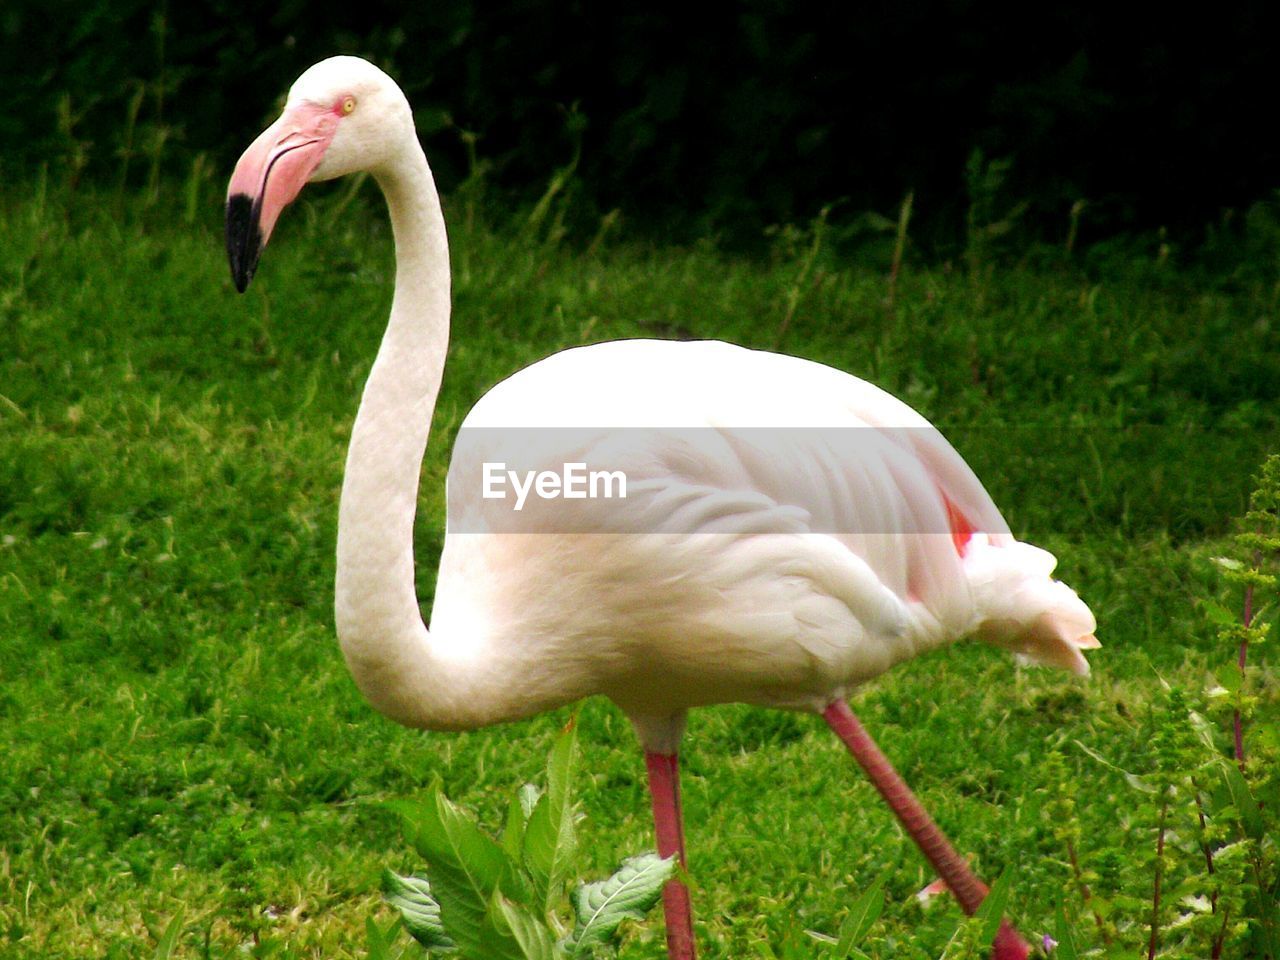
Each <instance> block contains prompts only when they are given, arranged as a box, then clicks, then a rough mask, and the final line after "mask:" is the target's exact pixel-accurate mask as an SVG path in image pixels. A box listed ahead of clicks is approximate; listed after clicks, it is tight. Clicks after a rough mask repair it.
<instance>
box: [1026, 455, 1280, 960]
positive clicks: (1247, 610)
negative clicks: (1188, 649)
mask: <svg viewBox="0 0 1280 960" xmlns="http://www.w3.org/2000/svg"><path fill="white" fill-rule="evenodd" d="M1256 483H1257V486H1256V489H1255V491H1254V493H1253V496H1252V497H1251V500H1250V507H1249V510H1248V512H1247V513H1246V514H1245V517H1244V519H1243V523H1242V526H1243V527H1244V530H1243V532H1241V533H1239V534H1238V535H1237V536H1236V538H1235V541H1236V552H1237V553H1238V554H1240V555H1241V556H1236V557H1230V556H1229V557H1218V558H1216V560H1217V565H1218V567H1219V568H1220V569H1221V570H1222V571H1223V572H1224V574H1225V575H1226V577H1227V579H1228V580H1229V581H1231V582H1232V583H1235V584H1238V585H1240V586H1241V587H1242V588H1243V595H1244V597H1243V612H1242V615H1240V616H1237V615H1236V614H1235V613H1233V612H1232V611H1230V610H1228V609H1227V608H1226V607H1224V606H1222V605H1220V604H1218V603H1216V602H1212V601H1206V602H1204V603H1203V604H1202V608H1203V610H1204V612H1205V614H1206V616H1207V618H1208V620H1209V622H1210V624H1212V625H1214V626H1216V628H1217V633H1218V636H1219V638H1220V640H1221V641H1222V642H1223V643H1224V644H1226V645H1227V646H1229V647H1230V649H1231V651H1232V662H1231V663H1229V664H1228V665H1227V666H1225V667H1223V668H1222V669H1219V670H1218V671H1217V672H1216V675H1215V679H1216V682H1215V685H1214V686H1213V687H1212V688H1211V689H1210V690H1209V691H1208V692H1207V694H1206V695H1205V696H1204V697H1202V698H1196V697H1193V695H1192V694H1191V693H1190V692H1188V691H1187V690H1186V689H1185V688H1183V687H1179V686H1176V685H1172V684H1168V683H1162V692H1161V694H1160V695H1159V696H1158V697H1157V698H1155V699H1154V700H1153V701H1151V702H1150V703H1149V704H1148V708H1147V712H1146V717H1145V721H1144V723H1143V724H1142V725H1141V727H1140V738H1141V742H1142V743H1143V744H1144V747H1145V749H1144V750H1143V752H1144V753H1145V755H1146V756H1147V757H1148V758H1149V769H1147V770H1144V771H1143V772H1141V773H1134V772H1129V771H1125V770H1121V769H1120V768H1119V767H1116V766H1115V765H1114V764H1111V763H1110V762H1109V761H1106V760H1103V758H1102V757H1100V756H1098V755H1097V754H1096V753H1094V752H1093V751H1092V750H1089V749H1088V748H1085V749H1086V752H1088V753H1089V754H1090V755H1092V756H1093V757H1094V758H1095V759H1097V760H1100V761H1102V762H1103V763H1104V764H1106V765H1107V766H1109V767H1111V768H1112V769H1115V770H1117V771H1118V772H1119V773H1121V774H1122V775H1123V777H1124V779H1125V781H1126V782H1127V783H1128V784H1129V786H1130V787H1131V788H1133V789H1134V790H1135V791H1136V792H1137V794H1138V799H1137V801H1136V802H1135V803H1133V804H1131V805H1129V806H1128V809H1127V810H1126V812H1125V813H1124V815H1123V816H1124V819H1125V820H1126V821H1127V826H1128V829H1129V832H1130V834H1131V835H1132V836H1134V837H1141V838H1143V839H1142V842H1140V843H1139V844H1136V845H1135V848H1134V850H1133V851H1132V852H1133V856H1132V858H1131V859H1132V867H1131V869H1130V870H1128V871H1127V872H1124V873H1121V871H1116V870H1114V869H1110V870H1105V871H1104V870H1101V869H1100V870H1098V871H1097V872H1093V871H1090V870H1088V869H1087V868H1083V867H1082V865H1081V860H1080V858H1079V855H1078V852H1077V847H1078V843H1079V840H1080V832H1079V827H1078V824H1077V822H1076V805H1075V788H1074V785H1073V784H1072V781H1071V778H1070V777H1069V776H1067V775H1066V773H1065V770H1064V769H1063V760H1062V757H1061V755H1060V754H1052V755H1051V756H1050V758H1049V768H1050V769H1049V774H1050V777H1049V779H1050V780H1051V781H1052V782H1053V783H1054V784H1055V785H1056V789H1057V795H1056V796H1055V797H1054V798H1053V800H1052V801H1051V803H1050V804H1049V806H1048V808H1047V810H1048V813H1049V815H1050V817H1051V819H1052V820H1053V822H1054V836H1055V839H1056V840H1057V841H1058V842H1059V843H1060V844H1061V845H1062V847H1063V849H1064V850H1065V853H1066V860H1067V863H1068V864H1069V868H1070V872H1071V877H1072V880H1073V886H1074V887H1075V890H1076V892H1077V893H1078V894H1079V899H1080V901H1081V906H1082V907H1083V908H1084V909H1085V910H1087V911H1088V913H1089V914H1091V916H1092V919H1093V921H1094V925H1095V926H1096V928H1097V933H1098V938H1099V940H1100V941H1101V942H1102V944H1103V945H1105V946H1106V947H1107V949H1108V951H1109V953H1110V952H1113V951H1112V947H1113V945H1114V946H1116V947H1117V948H1127V950H1128V951H1129V952H1130V955H1135V956H1145V957H1146V958H1147V960H1155V958H1156V957H1157V956H1161V957H1201V956H1208V957H1210V958H1218V957H1221V956H1224V955H1238V956H1245V957H1259V958H1267V960H1274V958H1276V957H1280V856H1278V855H1277V851H1278V849H1280V819H1277V810H1280V776H1278V775H1277V770H1278V769H1280V738H1278V737H1277V733H1276V730H1275V728H1274V726H1273V725H1269V724H1261V725H1258V726H1257V727H1256V728H1254V727H1253V725H1251V724H1250V720H1251V719H1253V718H1254V717H1255V715H1256V713H1257V711H1258V708H1259V705H1260V703H1261V702H1262V701H1263V698H1264V693H1263V691H1262V690H1261V684H1262V682H1263V680H1262V677H1263V671H1262V670H1260V669H1259V668H1258V666H1257V665H1256V664H1255V665H1254V666H1252V667H1250V665H1249V659H1248V653H1249V651H1250V649H1256V648H1257V647H1258V646H1260V645H1262V644H1264V643H1265V642H1266V640H1267V637H1268V633H1269V628H1270V621H1269V620H1268V616H1267V614H1268V611H1267V609H1266V604H1265V600H1266V599H1273V598H1274V595H1275V588H1276V585H1277V582H1278V581H1277V577H1276V576H1275V574H1274V573H1273V572H1272V571H1273V570H1274V567H1275V563H1276V561H1277V559H1280V456H1271V457H1269V458H1268V460H1267V461H1266V462H1265V464H1264V465H1263V468H1262V470H1261V472H1260V474H1259V476H1258V478H1257V481H1256ZM1242 557H1243V559H1242ZM1260 601H1261V602H1260ZM1144 835H1145V836H1144ZM1104 872H1105V873H1109V874H1111V877H1110V878H1109V879H1110V882H1109V883H1108V886H1110V887H1111V888H1112V889H1111V891H1110V893H1109V895H1105V896H1097V895H1095V894H1094V893H1093V892H1091V890H1090V885H1091V883H1092V882H1093V881H1095V880H1097V879H1098V878H1099V875H1100V874H1102V873H1104ZM1143 883H1145V884H1146V891H1145V894H1144V893H1143V892H1142V891H1141V884H1143ZM1056 932H1057V940H1058V942H1059V944H1060V945H1061V944H1066V945H1067V946H1066V950H1067V951H1068V952H1069V953H1070V954H1071V955H1075V952H1076V949H1077V947H1076V943H1077V942H1083V940H1084V936H1083V932H1082V931H1075V932H1074V933H1073V931H1072V928H1071V925H1070V924H1069V923H1068V918H1067V914H1066V912H1065V911H1063V910H1061V909H1060V912H1059V916H1058V926H1057V928H1056Z"/></svg>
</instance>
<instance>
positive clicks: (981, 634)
mask: <svg viewBox="0 0 1280 960" xmlns="http://www.w3.org/2000/svg"><path fill="white" fill-rule="evenodd" d="M355 171H368V172H369V173H370V174H372V176H373V177H374V179H375V180H376V181H377V183H378V184H379V186H380V187H381V189H382V191H383V193H384V194H385V196H386V202H387V206H388V208H389V212H390V216H391V222H392V226H393V230H394V236H395V248H396V277H395V296H394V299H393V302H392V307H391V316H390V320H389V322H388V324H387V328H386V332H385V334H384V337H383V340H382V344H381V347H380V349H379V351H378V355H377V359H376V361H375V363H374V365H373V368H372V370H371V371H370V374H369V378H368V382H367V383H366V385H365V389H364V395H363V399H362V401H361V403H360V409H359V413H358V414H357V416H356V421H355V425H354V428H353V430H352V434H351V446H350V451H349V454H348V458H347V466H346V474H345V479H344V482H343V487H342V498H341V505H340V511H339V524H338V544H337V554H338V556H337V582H336V599H335V617H336V624H337V632H338V636H339V638H340V641H341V646H342V651H343V654H344V656H345V658H346V662H347V665H348V667H349V668H350V671H351V674H352V676H353V677H354V678H355V682H356V683H357V685H358V686H359V688H360V689H361V690H362V691H363V693H364V695H365V696H366V697H367V698H368V700H369V701H370V703H372V704H373V706H374V707H376V708H377V709H378V710H380V711H381V712H382V713H384V714H386V715H387V716H389V717H391V718H392V719H394V720H396V721H398V722H400V723H403V724H406V725H409V726H412V727H419V728H426V729H431V730H462V729H471V728H476V727H480V726H484V725H486V724H492V723H497V722H501V721H507V720H513V719H516V718H519V717H525V716H529V715H530V714H533V713H537V712H539V711H543V710H547V709H549V708H553V707H556V706H559V705H562V704H565V703H569V702H572V701H576V700H578V699H580V698H583V697H587V696H590V695H593V694H603V695H604V696H606V697H608V698H610V699H611V700H613V701H614V703H616V704H617V705H618V706H619V707H620V708H621V709H622V710H623V711H624V712H625V713H626V715H627V716H628V717H629V718H630V720H631V722H632V724H633V725H634V727H635V730H636V732H637V734H638V736H639V739H640V741H641V744H642V745H643V747H644V750H645V754H646V761H647V767H648V772H649V778H650V789H651V793H652V798H653V806H654V814H655V820H656V825H657V833H658V848H659V852H660V853H661V854H662V855H663V856H672V855H675V856H679V857H680V860H681V862H682V863H683V862H684V841H683V828H682V824H681V820H680V805H679V785H678V772H677V771H678V768H677V760H676V756H677V748H678V743H679V740H680V737H681V734H682V731H683V728H684V725H685V716H686V713H687V711H688V710H689V708H691V707H696V706H702V705H706V704H715V703H726V702H745V703H750V704H759V705H763V706H770V707H783V708H790V709H797V710H808V711H813V712H816V713H820V714H822V715H823V716H824V717H825V718H826V719H827V721H828V723H830V724H831V725H832V727H833V728H834V729H835V730H836V731H837V732H838V733H839V734H840V735H841V736H842V738H844V740H845V742H846V743H847V744H848V745H849V746H850V749H851V750H853V751H854V752H855V756H856V757H857V758H858V759H859V762H861V763H863V765H864V766H865V767H867V768H868V769H869V772H871V773H872V774H873V777H875V778H876V783H877V787H878V788H879V789H881V791H882V793H885V795H886V797H887V798H888V799H889V800H890V802H891V804H892V805H893V806H894V808H895V812H897V813H898V815H899V816H900V817H901V818H903V820H904V823H906V824H907V826H908V827H909V829H911V831H912V834H913V836H914V837H915V838H916V839H917V841H918V842H920V843H921V844H922V847H923V848H924V849H925V852H926V855H928V856H929V857H930V859H931V860H932V861H933V862H934V865H935V867H937V868H938V869H939V872H940V874H941V875H942V877H943V879H944V880H945V881H946V882H947V884H948V885H949V886H950V888H951V889H952V890H953V891H954V892H955V894H956V895H957V897H958V898H959V899H960V900H961V903H962V905H963V906H964V907H965V909H967V910H969V911H970V912H972V910H973V909H975V908H976V906H977V904H978V903H979V902H980V901H981V899H982V896H983V895H984V893H985V888H983V887H982V886H981V884H980V883H979V882H978V881H977V880H976V878H974V877H973V876H972V875H971V874H969V873H967V870H965V868H964V865H963V862H962V861H961V860H960V858H959V857H957V856H956V855H955V853H954V851H952V850H951V849H950V847H949V846H947V844H946V841H945V839H943V838H942V837H941V835H940V834H938V833H937V831H936V828H933V827H932V824H930V823H929V822H928V821H927V817H925V816H924V814H923V811H922V810H918V808H915V807H912V806H911V803H912V800H913V798H910V797H909V795H908V794H907V793H906V788H905V785H903V784H902V783H901V781H900V780H896V781H895V780H893V776H894V775H893V774H892V768H889V767H888V764H887V761H884V758H883V756H882V755H879V754H878V752H876V751H875V748H874V745H873V744H870V740H869V738H866V736H865V733H864V732H863V731H862V730H861V728H860V727H859V726H858V723H857V720H856V719H855V718H854V717H853V715H852V713H851V712H850V711H849V709H848V707H847V705H846V703H845V699H844V698H845V697H846V696H847V695H848V693H849V692H850V691H851V690H852V689H853V688H854V687H856V686H857V685H858V684H860V683H862V682H864V681H866V680H868V679H870V678H872V677H874V676H876V675H878V674H880V673H882V672H883V671H885V670H887V669H888V668H889V667H891V666H893V665H894V664H896V663H899V662H901V661H903V660H906V659H908V658H910V657H913V656H915V655H917V654H920V653H922V652H924V651H927V650H930V649H933V648H936V647H938V646H940V645H943V644H946V643H949V642H952V641H954V640H957V639H960V638H962V637H966V636H976V637H978V638H981V639H983V640H986V641H988V642H991V643H995V644H998V645H1000V646H1003V647H1006V648H1009V649H1011V650H1013V651H1015V652H1017V653H1019V654H1022V655H1024V656H1025V657H1027V658H1030V659H1031V660H1036V661H1041V662H1045V663H1051V664H1057V665H1060V666H1064V667H1066V668H1068V669H1070V670H1073V671H1075V672H1077V673H1086V672H1087V671H1088V665H1087V663H1086V661H1085V660H1084V658H1083V656H1081V653H1080V651H1081V650H1082V649H1088V648H1091V647H1095V646H1097V641H1096V640H1095V639H1094V637H1093V631H1094V629H1095V622H1094V618H1093V615H1092V614H1091V613H1090V611H1089V608H1088V607H1087V606H1086V605H1085V604H1084V603H1083V602H1082V601H1081V600H1080V599H1079V598H1078V597H1077V596H1076V594H1075V593H1074V592H1073V591H1072V590H1071V589H1070V588H1068V587H1067V586H1065V585H1063V584H1061V583H1059V582H1057V581H1055V580H1052V579H1051V578H1050V573H1051V571H1052V570H1053V567H1054V564H1055V560H1054V558H1053V557H1052V556H1051V555H1050V554H1048V553H1046V552H1045V551H1043V550H1040V549H1038V548H1036V547H1033V546H1031V545H1029V544H1025V543H1021V542H1019V541H1017V540H1015V539H1014V538H1013V537H1012V536H1011V535H1010V534H1009V532H1008V527H1007V525H1006V524H1005V522H1004V519H1003V518H1002V517H1001V515H1000V512H999V510H998V509H997V508H996V506H995V505H994V504H993V503H992V501H991V499H990V497H989V496H988V495H987V492H986V491H985V490H984V489H983V487H982V484H981V483H980V482H979V481H978V479H977V478H976V477H975V476H974V474H973V473H972V471H971V470H970V469H969V467H968V466H967V465H966V464H965V462H964V461H963V460H962V459H961V458H960V456H959V455H958V454H957V453H956V452H955V451H954V450H953V449H952V447H951V446H950V445H949V444H948V443H947V441H946V440H945V439H943V438H942V436H941V435H940V434H939V433H938V432H937V431H936V430H934V429H933V428H931V427H930V425H929V424H928V422H927V421H926V420H925V419H924V418H923V417H921V416H920V415H919V414H917V413H916V412H915V411H913V410H912V409H910V408H909V407H908V406H906V405H905V404H903V403H902V402H900V401H898V400H896V399H895V398H893V397H892V396H890V395H889V394H887V393H885V392H883V391H882V390H880V389H878V388H876V387H874V386H872V385H871V384H869V383H866V382H864V381H862V380H859V379H856V378H855V377H852V376H849V375H848V374H845V373H842V372H840V371H837V370H834V369H832V368H830V367H826V366H822V365H820V364H817V363H813V362H810V361H806V360H801V359H797V358H794V357H788V356H781V355H777V354H771V353H764V352H757V351H752V350H746V349H742V348H740V347H736V346H732V345H730V344H726V343H720V342H693V343H677V342H664V341H653V340H630V341H617V342H612V343H601V344H596V345H594V346H587V347H579V348H576V349H571V350H566V351H564V352H561V353H558V354H556V355H554V356H552V357H549V358H547V359H545V360H542V361H539V362H538V363H535V364H533V365H532V366H529V367H527V368H526V369H524V370H521V371H520V372H519V373H516V374H515V375H514V376H512V377H511V378H510V379H508V380H506V381H504V382H503V383H500V384H498V385H497V386H496V387H494V388H493V389H492V390H491V391H489V393H487V394H486V395H485V396H484V397H483V398H482V399H481V400H480V401H479V402H478V403H477V404H476V406H475V407H474V409H473V410H472V411H471V413H470V414H469V416H468V417H467V419H466V421H465V423H464V424H463V426H462V429H461V431H460V433H459V440H458V443H457V444H456V446H455V451H454V456H453V459H452V465H451V468H450V481H449V489H448V501H449V507H448V514H449V522H448V529H447V535H446V538H445V542H444V547H443V550H442V553H441V556H440V563H439V574H438V581H437V587H436V592H435V606H434V610H433V611H432V615H431V626H430V630H428V628H427V626H426V625H425V624H424V622H423V618H422V614H421V611H420V609H419V606H418V599H417V595H416V592H415V587H414V556H413V524H414V514H415V508H416V504H417V496H418V479H419V473H420V469H421V463H422V457H423V453H424V450H425V448H426V444H427V438H428V433H429V431H430V425H431V417H432V412H433V409H434V407H435V402H436V396H437V393H438V391H439V388H440V381H441V376H442V374H443V370H444V363H445V353H446V347H447V344H448V338H449V314H450V287H449V283H450V281H449V254H448V246H447V241H446V236H445V223H444V218H443V215H442V213H441V208H440V201H439V197H438V195H437V193H436V189H435V184H434V182H433V179H432V176H431V172H430V170H429V168H428V166H427V161H426V158H425V156H424V154H423V151H422V148H421V146H420V145H419V142H418V139H417V135H416V133H415V130H414V124H413V117H412V113H411V111H410V108H409V104H408V102H407V101H406V99H405V97H404V95H403V94H402V93H401V91H400V89H399V87H398V86H397V85H396V83H395V82H394V81H393V80H392V79H391V78H390V77H388V76H387V75H386V74H385V73H383V72H382V71H381V70H379V69H378V68H376V67H374V66H373V65H372V64H369V63H367V62H365V61H363V60H360V59H357V58H353V57H334V58H332V59H329V60H325V61H323V62H321V63H318V64H316V65H315V66H313V67H311V68H310V69H309V70H307V71H306V72H305V73H303V74H302V76H301V77H299V78H298V80H297V81H296V82H295V83H294V85H293V87H292V89H291V90H290V92H289V96H288V101H287V103H286V106H285V108H284V111H283V113H282V115H281V116H280V118H279V119H278V120H277V121H276V122H275V123H274V124H273V125H272V126H271V127H269V128H268V129H267V130H266V131H265V132H263V133H262V135H261V136H259V137H258V139H257V140H255V141H254V143H253V144H252V145H251V146H250V147H249V149H248V150H247V151H246V152H245V153H244V155H243V157H242V158H241V159H240V161H239V163H238V164H237V166H236V169H235V173H234V175H233V176H232V179H231V183H230V187H229V190H228V200H227V248H228V254H229V257H230V261H231V269H232V275H233V278H234V280H235V284H236V286H237V288H238V289H239V290H241V291H243V290H244V289H245V288H246V286H247V285H248V282H249V280H250V279H251V278H252V276H253V273H254V270H255V268H256V266H257V262H258V257H259V254H260V253H261V250H262V247H263V245H264V244H265V243H266V241H267V239H268V237H269V236H270V233H271V230H272V227H273V226H274V224H275V222H276V219H277V217H278V216H279V214H280V211H281V209H282V208H283V207H284V206H285V205H286V204H288V203H289V202H290V201H292V200H293V199H294V198H295V197H296V196H297V194H298V192H299V191H300V190H301V189H302V187H303V185H304V184H305V183H306V182H308V181H316V180H327V179H330V178H333V177H338V176H342V175H343V174H347V173H352V172H355ZM512 438H519V440H518V442H517V441H513V439H512ZM504 445H505V446H504ZM513 457H514V458H522V462H523V463H524V465H526V466H527V467H529V468H530V469H533V468H537V469H539V470H543V471H554V472H559V473H560V474H561V477H560V481H559V483H560V486H559V487H558V488H555V484H554V483H552V482H548V484H546V485H545V487H546V489H545V490H544V491H543V492H548V491H549V492H551V493H554V492H555V489H559V490H560V491H561V492H564V490H565V489H566V484H570V485H571V479H572V478H567V475H565V474H563V471H564V470H565V468H566V465H568V464H585V463H591V464H601V465H603V466H605V467H607V468H608V471H610V472H613V471H616V472H618V473H621V474H623V475H624V477H625V482H626V484H627V496H626V498H625V499H623V498H620V497H617V496H614V497H610V498H605V497H603V496H601V497H596V498H594V499H593V498H589V497H588V498H584V499H579V500H576V501H575V502H573V503H570V502H569V500H566V499H563V498H560V499H550V498H543V497H541V496H538V495H537V494H536V492H535V493H533V494H532V495H529V496H527V499H526V503H525V508H524V509H522V510H520V511H517V510H515V509H514V507H513V504H512V499H513V497H511V496H506V497H505V498H503V499H499V498H496V497H494V496H488V497H486V496H485V490H483V489H482V487H483V486H484V483H485V482H486V476H488V475H487V474H486V473H485V471H486V469H489V468H486V467H485V464H495V463H497V462H499V461H501V462H504V463H505V462H506V461H508V460H511V459H512V458H513ZM502 477H505V475H504V474H501V473H497V474H494V475H493V476H488V480H489V481H492V482H491V487H490V489H489V490H488V492H489V493H490V494H493V493H494V491H495V489H496V488H499V487H500V484H499V481H498V479H495V478H502ZM507 480H509V481H511V482H510V483H509V484H508V486H507V487H502V488H501V489H503V490H505V491H506V492H511V490H510V489H509V488H510V487H513V486H514V485H515V484H516V483H517V482H519V478H518V477H517V478H511V477H506V479H505V480H503V482H504V483H505V482H506V481H507ZM525 490H526V494H529V487H528V486H526V487H525ZM868 750H869V751H871V753H870V754H868V753H867V751H868ZM664 907H665V909H666V919H667V936H668V947H669V951H670V955H671V957H672V958H677V960H688V958H692V957H693V956H694V946H693V930H692V921H691V915H690V911H689V904H688V893H687V890H686V888H685V887H684V885H683V884H682V883H680V882H679V881H671V883H669V884H668V887H667V888H666V890H665V891H664ZM1001 938H1002V940H1001V941H1000V942H998V943H997V950H996V953H997V955H998V956H1004V957H1013V956H1025V945H1023V944H1022V943H1021V941H1019V940H1018V939H1017V937H1016V935H1015V934H1013V932H1012V930H1011V929H1010V928H1008V927H1006V929H1005V930H1004V931H1002V934H1001ZM1002 950H1003V951H1004V952H1003V953H1002V952H1001V951H1002Z"/></svg>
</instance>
